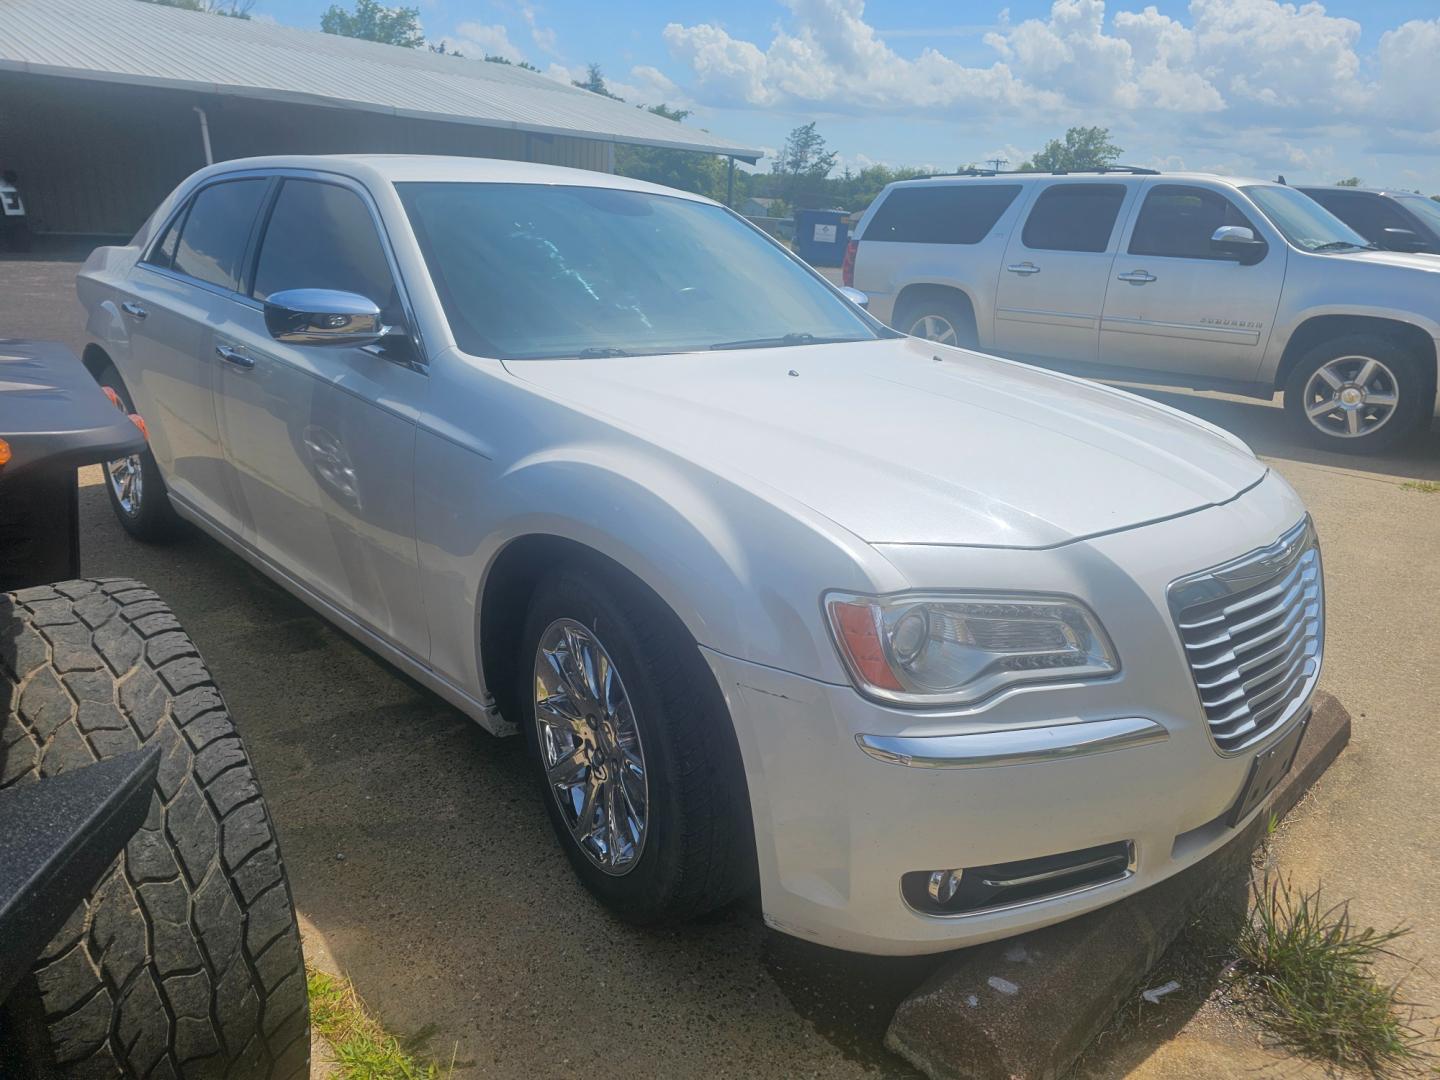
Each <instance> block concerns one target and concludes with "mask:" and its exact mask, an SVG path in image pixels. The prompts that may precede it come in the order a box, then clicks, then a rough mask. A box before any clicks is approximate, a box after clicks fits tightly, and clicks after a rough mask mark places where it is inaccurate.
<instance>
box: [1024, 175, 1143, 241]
mask: <svg viewBox="0 0 1440 1080" xmlns="http://www.w3.org/2000/svg"><path fill="white" fill-rule="evenodd" d="M1124 201H1125V185H1124V184H1052V185H1051V186H1050V187H1047V188H1046V189H1045V190H1044V191H1042V192H1041V193H1040V197H1039V198H1038V199H1036V200H1035V206H1034V207H1033V208H1032V209H1031V210H1030V217H1029V218H1028V219H1027V220H1026V222H1025V231H1024V232H1023V233H1021V234H1020V241H1021V243H1023V244H1024V245H1025V246H1026V247H1027V248H1034V249H1036V250H1039V251H1104V250H1105V249H1106V247H1108V246H1109V244H1110V234H1111V233H1112V232H1114V230H1115V219H1116V218H1117V217H1119V216H1120V204H1121V203H1123V202H1124Z"/></svg>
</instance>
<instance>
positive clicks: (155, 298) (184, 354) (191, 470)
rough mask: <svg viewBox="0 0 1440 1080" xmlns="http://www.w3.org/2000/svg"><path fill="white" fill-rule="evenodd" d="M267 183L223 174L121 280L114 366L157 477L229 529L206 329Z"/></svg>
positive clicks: (233, 274) (234, 508)
mask: <svg viewBox="0 0 1440 1080" xmlns="http://www.w3.org/2000/svg"><path fill="white" fill-rule="evenodd" d="M268 184H269V181H268V180H266V179H264V178H258V177H253V176H252V177H244V178H238V179H224V180H220V181H217V182H215V183H212V184H208V185H206V186H205V187H203V188H201V189H200V190H199V191H198V192H196V193H195V194H194V195H193V196H192V197H191V198H190V199H189V200H188V201H187V202H186V204H185V205H184V206H182V207H181V208H180V210H179V211H178V212H177V213H176V214H175V215H174V216H173V217H172V218H171V220H170V222H169V223H168V224H167V225H166V227H165V229H164V230H163V231H162V232H161V234H160V235H159V236H158V237H157V238H156V242H155V244H154V245H153V246H152V247H151V248H150V250H149V251H148V252H146V254H145V256H144V258H143V259H142V260H141V261H140V262H138V263H136V264H135V267H134V268H133V269H132V270H131V271H130V276H129V278H128V280H127V282H126V286H127V290H128V293H129V295H128V296H126V297H123V298H122V304H121V312H122V318H123V319H124V320H125V323H126V326H127V328H128V330H129V336H130V356H129V358H128V360H127V361H126V366H127V368H128V370H125V371H122V372H121V374H122V375H123V376H124V377H125V383H126V386H128V387H129V389H130V392H131V394H132V395H133V396H134V398H135V404H136V407H137V408H138V409H139V410H140V412H141V415H142V416H144V417H145V420H146V423H147V424H148V426H149V428H150V445H151V449H152V450H153V451H154V454H155V460H156V462H157V463H158V464H159V466H160V470H161V472H162V473H163V474H164V476H165V482H166V484H167V486H168V487H169V488H170V490H171V492H173V493H174V494H175V495H176V496H178V497H179V498H180V499H182V500H184V501H185V502H187V503H189V504H190V505H191V506H193V507H195V508H196V509H197V510H199V511H200V512H201V513H202V514H204V515H206V516H207V517H209V518H211V519H213V520H214V521H216V522H217V523H218V524H220V525H222V526H223V527H225V528H226V529H229V530H230V531H232V532H234V533H236V534H239V533H241V532H242V531H243V530H242V524H243V516H244V515H243V508H242V507H241V506H240V505H239V502H238V497H237V492H236V488H235V484H234V482H233V477H232V476H231V475H230V472H229V465H228V463H227V461H226V460H225V455H224V451H223V449H222V447H221V445H220V431H219V426H218V422H217V417H216V414H215V402H214V398H213V390H214V384H215V378H216V364H215V362H214V359H213V355H212V354H211V352H210V350H209V347H208V346H209V340H210V332H211V327H212V326H213V324H214V322H215V321H216V320H217V319H219V318H222V317H223V315H224V312H225V311H226V310H227V309H228V307H229V305H230V303H231V298H232V297H233V296H234V295H235V289H236V287H237V280H238V275H239V270H240V264H241V262H242V258H243V256H244V254H245V249H246V246H247V244H248V243H249V240H250V234H251V231H252V229H253V227H254V224H255V221H256V217H257V214H258V211H259V209H260V206H261V203H262V202H263V200H264V197H265V192H266V190H267V188H268Z"/></svg>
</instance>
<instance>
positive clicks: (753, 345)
mask: <svg viewBox="0 0 1440 1080" xmlns="http://www.w3.org/2000/svg"><path fill="white" fill-rule="evenodd" d="M864 340H865V338H853V337H816V336H815V335H814V334H809V333H798V334H782V335H781V336H780V337H761V338H749V339H746V340H743V341H717V342H716V343H715V344H714V345H711V346H710V348H712V349H774V348H778V347H780V346H784V345H836V344H839V343H840V342H844V341H864Z"/></svg>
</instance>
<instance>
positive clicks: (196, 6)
mask: <svg viewBox="0 0 1440 1080" xmlns="http://www.w3.org/2000/svg"><path fill="white" fill-rule="evenodd" d="M145 2H146V3H147V4H159V5H160V6H161V7H173V8H180V9H181V10H182V11H204V12H207V13H208V14H210V15H226V16H228V17H230V18H232V19H248V18H250V12H252V11H254V10H255V0H145Z"/></svg>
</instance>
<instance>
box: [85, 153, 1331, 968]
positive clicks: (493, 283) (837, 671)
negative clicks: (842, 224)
mask: <svg viewBox="0 0 1440 1080" xmlns="http://www.w3.org/2000/svg"><path fill="white" fill-rule="evenodd" d="M79 291H80V297H81V299H82V301H83V302H84V306H85V309H86V311H87V314H88V337H89V341H90V345H89V346H88V348H87V350H86V353H85V362H86V364H87V365H88V366H89V368H90V369H91V370H92V371H93V372H94V373H95V375H96V377H97V378H98V379H99V380H100V381H101V382H102V383H103V384H105V385H106V386H109V387H110V388H111V389H112V390H113V391H114V393H115V396H116V400H117V404H119V405H120V406H121V407H122V408H125V409H126V410H127V411H129V410H134V411H137V412H139V413H140V414H141V415H142V416H143V417H144V419H145V420H146V421H147V422H148V426H149V433H150V450H149V452H147V453H145V454H141V455H138V456H137V457H133V458H129V459H125V460H120V461H116V462H113V463H111V464H110V465H109V467H108V470H109V478H110V491H111V496H112V501H113V502H114V505H115V509H116V512H117V514H118V515H119V518H120V521H121V522H122V523H123V524H124V525H125V526H126V528H128V529H129V530H130V531H131V532H132V533H134V534H135V535H136V536H138V537H140V538H141V539H146V540H150V539H157V538H159V537H161V536H163V535H164V534H165V533H166V532H167V530H168V529H170V528H171V527H172V526H173V524H174V521H175V518H176V517H179V518H184V519H187V520H189V521H191V522H193V523H195V524H196V525H198V526H200V527H201V528H202V529H204V530H205V531H207V532H209V533H210V534H212V535H213V536H215V537H216V538H218V539H219V540H220V541H221V542H222V543H224V544H226V545H227V546H229V547H231V548H232V549H234V550H235V551H236V552H237V553H238V554H240V555H241V556H242V557H244V558H245V559H247V560H249V561H250V562H252V563H253V564H254V565H256V566H257V567H259V568H260V569H261V570H262V571H263V572H264V573H266V574H268V575H270V576H271V577H273V578H274V579H275V580H276V581H278V582H280V583H281V584H282V585H284V586H285V587H286V588H288V589H289V590H291V591H292V592H294V593H295V594H296V595H297V596H299V597H300V598H302V599H303V600H305V601H306V602H307V603H309V604H310V605H312V606H313V607H314V608H315V609H317V610H318V611H320V612H321V613H322V614H324V615H325V616H326V617H328V618H330V619H332V620H334V621H335V622H336V623H337V624H339V625H340V626H342V627H344V628H345V629H346V630H348V631H349V632H350V633H352V634H353V635H354V636H355V637H357V638H359V639H360V640H361V641H363V642H364V643H365V644H366V645H368V646H369V647H371V648H372V649H375V650H376V651H378V652H380V653H382V654H383V655H385V656H386V657H388V658H389V659H390V660H391V661H393V662H394V663H395V665H396V666H397V667H399V668H401V669H402V670H404V671H405V672H407V673H408V674H410V675H412V676H413V677H415V678H416V679H419V680H420V681H421V682H423V683H424V684H425V685H427V686H429V687H431V688H432V689H434V690H435V692H436V693H438V694H440V695H442V696H443V697H445V698H446V699H447V700H449V701H451V702H453V703H454V704H455V705H456V706H457V707H458V708H460V709H462V710H463V711H465V712H466V713H468V714H469V715H471V716H473V717H474V718H475V719H476V720H477V721H478V722H479V723H480V724H482V725H483V726H484V727H486V728H487V729H489V730H490V731H492V732H495V733H496V734H511V733H516V732H522V733H523V734H524V737H525V738H526V739H527V740H528V741H529V743H530V745H531V748H532V750H533V752H534V758H535V762H536V774H537V780H538V783H539V784H540V786H541V787H542V788H543V789H544V794H543V798H544V801H545V805H546V808H547V810H548V812H549V814H550V817H551V819H552V822H553V824H554V826H555V831H556V833H557V835H558V837H559V840H560V843H561V845H562V846H563V847H564V849H565V851H566V853H567V854H568V856H569V858H570V861H571V863H572V864H573V865H574V867H575V870H576V872H577V873H578V874H579V875H580V877H581V878H582V879H583V880H584V882H585V884H586V885H587V886H588V887H589V888H590V889H591V890H592V891H593V892H594V893H595V894H596V895H597V896H598V897H599V898H600V899H601V900H602V901H604V902H605V903H606V904H608V905H609V906H611V907H612V908H613V909H614V910H615V911H616V912H617V913H618V914H619V915H621V916H622V917H624V918H628V919H631V920H633V921H637V922H641V921H653V920H658V919H664V918H675V917H679V916H684V915H689V914H695V913H698V912H701V911H704V910H706V909H709V908H713V907H715V906H717V905H719V904H722V903H724V902H725V901H727V900H729V899H731V898H733V897H734V896H735V895H737V893H739V892H741V891H742V890H744V889H746V888H747V887H748V886H749V885H750V883H751V882H752V881H754V880H755V879H757V878H758V883H759V891H760V895H761V900H762V905H763V908H764V912H765V918H766V920H767V922H768V923H769V924H770V925H772V926H774V927H776V928H777V929H780V930H783V931H786V932H788V933H792V934H797V935H801V936H804V937H807V938H811V939H814V940H817V941H821V942H824V943H826V944H830V945H836V946H841V947H844V948H850V949H857V950H862V951H867V952H875V953H918V952H927V951H936V950H940V949H946V948H950V947H954V946H958V945H964V944H970V943H974V942H978V941H984V940H987V939H990V938H996V937H1003V936H1005V935H1008V934H1013V933H1015V932H1017V931H1020V930H1024V929H1028V928H1031V927H1036V926H1040V925H1044V924H1046V923H1051V922H1055V921H1057V920H1060V919H1064V918H1068V917H1070V916H1073V915H1076V914H1079V913H1080V912H1083V911H1087V910H1089V909H1091V908H1095V907H1098V906H1100V905H1103V904H1107V903H1110V902H1111V901H1114V900H1117V899H1119V898H1120V897H1123V896H1126V895H1128V894H1130V893H1132V892H1134V891H1136V890H1137V889H1142V888H1144V887H1146V886H1148V885H1151V884H1154V883H1155V882H1157V881H1160V880H1161V879H1163V878H1165V877H1167V876H1168V875H1170V874H1173V873H1175V872H1176V871H1177V870H1180V869H1181V868H1183V867H1184V866H1186V865H1188V864H1190V863H1193V862H1194V861H1195V860H1197V859H1200V858H1202V857H1203V856H1205V855H1206V854H1207V853H1209V852H1210V851H1212V850H1214V849H1215V848H1216V847H1218V846H1220V845H1221V844H1223V843H1224V841H1225V840H1226V838H1227V837H1228V836H1229V835H1231V833H1232V832H1233V830H1234V829H1235V828H1236V827H1237V826H1239V825H1241V824H1243V823H1244V822H1245V821H1247V820H1249V819H1250V818H1251V817H1252V816H1253V815H1254V814H1256V813H1258V812H1259V808H1260V807H1261V805H1262V804H1263V803H1264V802H1265V799H1266V796H1267V795H1268V794H1269V793H1270V791H1271V790H1272V789H1273V787H1274V785H1275V784H1276V783H1277V782H1278V779H1279V777H1280V776H1281V775H1282V774H1283V773H1284V772H1285V770H1286V769H1287V768H1288V766H1289V763H1290V760H1291V758H1292V757H1293V755H1294V752H1295V748H1296V746H1297V745H1298V742H1299V740H1300V739H1301V737H1302V736H1303V733H1304V729H1305V724H1306V720H1307V717H1308V710H1309V701H1310V696H1311V693H1312V691H1313V689H1314V686H1315V682H1316V679H1317V677H1318V675H1319V670H1320V659H1321V644H1322V638H1323V625H1324V614H1323V601H1322V585H1321V570H1320V553H1319V549H1318V547H1317V545H1316V539H1315V535H1314V532H1313V531H1312V527H1311V524H1310V521H1309V518H1308V517H1307V515H1306V513H1305V508H1304V507H1303V506H1302V505H1301V503H1300V500H1299V499H1298V498H1297V497H1296V496H1295V493H1294V492H1293V491H1292V490H1291V489H1290V488H1289V487H1288V486H1287V485H1286V483H1285V482H1284V481H1283V480H1282V479H1280V477H1278V476H1276V475H1275V474H1274V473H1273V472H1271V471H1270V470H1269V469H1268V468H1267V467H1266V466H1265V465H1264V464H1263V463H1261V462H1260V461H1258V460H1256V458H1255V457H1254V455H1252V454H1251V453H1250V451H1249V450H1248V449H1247V448H1246V447H1245V445H1244V444H1243V443H1241V442H1240V441H1238V440H1237V439H1235V438H1233V437H1232V436H1230V435H1228V434H1226V433H1225V432H1223V431H1221V430H1219V429H1218V428H1215V427H1213V426H1211V425H1209V424H1206V423H1204V422H1202V421H1199V420H1196V419H1194V418H1192V417H1189V416H1186V415H1183V414H1181V413H1178V412H1175V411H1173V410H1171V409H1167V408H1164V407H1162V406H1159V405H1156V404H1153V403H1151V402H1149V401H1145V400H1142V399H1140V398H1137V397H1134V396H1132V395H1130V394H1127V393H1124V392H1121V391H1118V390H1113V389H1107V388H1105V387H1102V386H1097V385H1094V384H1092V383H1088V382H1084V381H1081V380H1078V379H1074V378H1069V377H1066V376H1062V375H1055V374H1049V373H1046V372H1042V371H1038V370H1036V369H1034V368H1030V367H1025V366H1022V365H1019V364H1015V363H1011V362H1008V361H1004V360H998V359H995V358H993V357H990V356H985V355H981V354H979V353H975V352H970V351H966V350H963V349H957V348H951V347H948V346H944V345H937V344H935V343H932V342H928V341H922V340H919V339H915V338H910V337H904V336H901V335H899V334H897V333H895V332H894V331H891V330H888V329H886V328H885V327H884V326H882V325H881V324H880V323H878V322H877V321H876V320H874V319H873V318H871V317H870V316H869V315H868V314H866V313H865V312H864V311H863V310H862V309H861V307H859V306H857V303H856V301H857V300H858V299H860V298H859V297H857V296H851V295H846V294H842V293H841V292H840V291H838V290H837V289H835V288H834V287H832V286H831V285H830V284H829V283H827V282H826V281H825V280H824V279H823V278H821V277H820V276H818V275H817V274H815V273H814V272H813V271H811V270H810V269H809V268H807V267H806V266H805V265H804V264H802V263H801V262H799V261H798V260H796V259H795V258H793V257H792V256H790V255H789V254H788V253H787V252H786V251H784V250H783V249H781V248H780V247H778V246H777V245H776V244H774V243H773V242H772V241H771V240H770V239H769V238H768V237H766V236H765V235H764V234H763V233H761V232H759V231H757V230H756V229H754V228H752V227H751V226H749V225H748V224H747V223H745V222H744V221H743V220H741V219H740V218H738V217H737V216H735V215H734V214H732V213H731V212H730V211H728V210H726V209H725V208H724V207H721V206H718V205H716V204H715V203H713V202H710V201H708V200H706V199H702V198H698V197H696V196H693V195H688V194H684V193H681V192H677V191H670V190H667V189H664V188H659V187H655V186H652V185H649V184H644V183H639V182H636V181H631V180H627V179H624V178H621V177H617V176H608V175H602V174H597V173H591V172H578V171H572V170H568V169H561V168H553V167H548V166H540V165H528V164H521V163H513V162H503V161H485V160H475V159H460V158H427V157H379V156H377V157H288V158H265V159H249V160H241V161H230V162H226V163H224V164H221V165H216V166H213V167H211V168H207V169H205V170H204V171H202V172H199V173H197V174H195V175H194V176H192V177H191V178H190V179H188V180H186V181H185V182H184V183H183V184H182V185H181V186H180V187H179V189H177V190H176V191H175V193H174V194H173V195H171V196H170V198H169V199H167V200H166V201H165V203H164V204H163V205H162V206H161V207H160V208H159V209H158V210H157V211H156V213H155V215H154V216H153V217H152V218H151V220H150V221H149V222H148V223H147V224H146V225H145V226H144V227H143V228H142V229H141V231H140V233H139V235H137V236H136V237H135V239H134V240H133V241H132V242H131V243H130V244H128V245H125V246H123V247H111V248H101V249H100V250H98V251H96V252H95V253H94V255H92V256H91V258H90V259H89V261H88V262H87V263H86V265H85V267H84V270H83V271H82V273H81V274H80V277H79Z"/></svg>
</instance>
